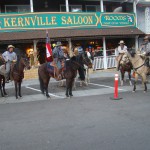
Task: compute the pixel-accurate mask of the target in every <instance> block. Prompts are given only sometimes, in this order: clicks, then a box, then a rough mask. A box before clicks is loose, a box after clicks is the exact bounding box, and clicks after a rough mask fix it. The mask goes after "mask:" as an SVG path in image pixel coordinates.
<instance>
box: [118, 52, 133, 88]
mask: <svg viewBox="0 0 150 150" xmlns="http://www.w3.org/2000/svg"><path fill="white" fill-rule="evenodd" d="M132 68H133V67H132V64H131V62H130V60H129V57H128V56H127V55H126V54H124V55H123V56H122V58H121V61H120V68H119V70H120V73H121V86H123V83H124V75H125V72H128V77H129V83H130V85H132V82H131V71H132Z"/></svg>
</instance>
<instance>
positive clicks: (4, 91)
mask: <svg viewBox="0 0 150 150" xmlns="http://www.w3.org/2000/svg"><path fill="white" fill-rule="evenodd" d="M3 93H4V95H5V96H7V93H6V90H5V77H4V78H3Z"/></svg>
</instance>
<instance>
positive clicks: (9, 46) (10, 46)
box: [7, 45, 15, 49]
mask: <svg viewBox="0 0 150 150" xmlns="http://www.w3.org/2000/svg"><path fill="white" fill-rule="evenodd" d="M9 48H15V47H14V46H13V45H8V47H7V49H9Z"/></svg>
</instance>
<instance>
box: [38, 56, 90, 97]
mask: <svg viewBox="0 0 150 150" xmlns="http://www.w3.org/2000/svg"><path fill="white" fill-rule="evenodd" d="M82 64H86V65H87V66H90V65H92V64H91V61H90V59H89V58H88V57H87V55H86V54H85V53H84V54H82V55H80V56H73V57H72V58H71V59H70V60H67V61H66V62H65V69H64V71H63V74H64V78H65V79H66V97H69V96H70V97H71V96H73V94H72V86H73V82H74V78H75V77H76V75H77V70H78V68H79V67H80V66H82ZM48 65H49V63H44V64H42V65H41V66H40V67H39V68H38V74H39V81H40V89H41V92H42V93H43V94H44V93H45V92H46V96H47V98H49V97H50V96H49V94H48V84H49V80H50V78H51V77H53V78H54V67H52V66H51V68H52V72H51V73H49V72H48V69H47V66H48Z"/></svg>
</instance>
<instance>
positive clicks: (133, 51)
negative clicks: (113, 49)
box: [128, 48, 136, 57]
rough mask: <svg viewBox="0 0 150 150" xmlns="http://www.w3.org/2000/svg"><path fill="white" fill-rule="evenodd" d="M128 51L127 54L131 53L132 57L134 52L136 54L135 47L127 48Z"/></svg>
mask: <svg viewBox="0 0 150 150" xmlns="http://www.w3.org/2000/svg"><path fill="white" fill-rule="evenodd" d="M128 52H129V54H130V55H131V57H134V56H135V54H136V51H135V49H132V48H130V49H128Z"/></svg>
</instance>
